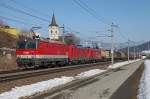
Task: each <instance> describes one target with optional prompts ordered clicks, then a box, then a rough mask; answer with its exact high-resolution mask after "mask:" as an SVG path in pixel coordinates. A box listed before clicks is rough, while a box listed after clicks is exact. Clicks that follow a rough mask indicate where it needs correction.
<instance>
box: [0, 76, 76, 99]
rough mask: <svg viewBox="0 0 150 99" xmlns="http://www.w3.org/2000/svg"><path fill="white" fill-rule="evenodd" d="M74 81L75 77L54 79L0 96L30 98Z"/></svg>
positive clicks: (13, 89)
mask: <svg viewBox="0 0 150 99" xmlns="http://www.w3.org/2000/svg"><path fill="white" fill-rule="evenodd" d="M72 80H74V78H73V77H61V78H54V79H50V80H47V81H41V82H38V83H35V84H31V85H25V86H21V87H15V88H12V90H11V91H8V92H4V93H2V94H0V99H19V98H20V97H23V96H30V95H33V94H35V93H39V92H42V91H46V90H49V89H51V88H53V87H56V86H58V85H62V84H65V83H68V82H71V81H72Z"/></svg>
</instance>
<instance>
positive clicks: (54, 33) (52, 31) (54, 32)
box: [48, 14, 59, 40]
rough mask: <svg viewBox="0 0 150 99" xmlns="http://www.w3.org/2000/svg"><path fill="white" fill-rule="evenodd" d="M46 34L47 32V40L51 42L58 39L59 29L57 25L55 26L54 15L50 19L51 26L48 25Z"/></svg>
mask: <svg viewBox="0 0 150 99" xmlns="http://www.w3.org/2000/svg"><path fill="white" fill-rule="evenodd" d="M48 32H49V38H50V39H51V40H58V39H59V28H58V25H57V24H56V21H55V16H54V14H53V17H52V21H51V24H50V25H49V29H48Z"/></svg>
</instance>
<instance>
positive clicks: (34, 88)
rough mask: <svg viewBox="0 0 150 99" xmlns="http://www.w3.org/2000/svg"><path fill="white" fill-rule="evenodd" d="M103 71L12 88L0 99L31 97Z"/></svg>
mask: <svg viewBox="0 0 150 99" xmlns="http://www.w3.org/2000/svg"><path fill="white" fill-rule="evenodd" d="M135 61H138V60H135ZM135 61H129V62H128V61H125V62H118V63H115V64H114V65H113V66H111V65H110V66H109V69H111V68H117V67H120V66H123V65H126V64H129V63H132V62H135ZM105 71H107V70H101V69H92V70H89V71H85V72H82V73H80V74H78V75H77V76H75V77H64V76H63V77H60V78H54V79H50V80H47V81H41V82H37V83H35V84H31V85H24V86H21V87H15V88H12V90H10V91H8V92H4V93H2V94H0V99H19V98H20V97H24V96H30V95H33V94H36V93H40V92H43V91H47V90H50V89H52V88H54V87H56V86H59V85H63V84H66V83H68V82H71V81H73V80H77V79H83V78H86V77H91V76H94V75H96V74H100V73H102V72H105ZM142 99H143V98H142Z"/></svg>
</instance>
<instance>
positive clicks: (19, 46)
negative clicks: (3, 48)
mask: <svg viewBox="0 0 150 99" xmlns="http://www.w3.org/2000/svg"><path fill="white" fill-rule="evenodd" d="M25 48H26V42H25V41H18V42H17V49H25Z"/></svg>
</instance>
